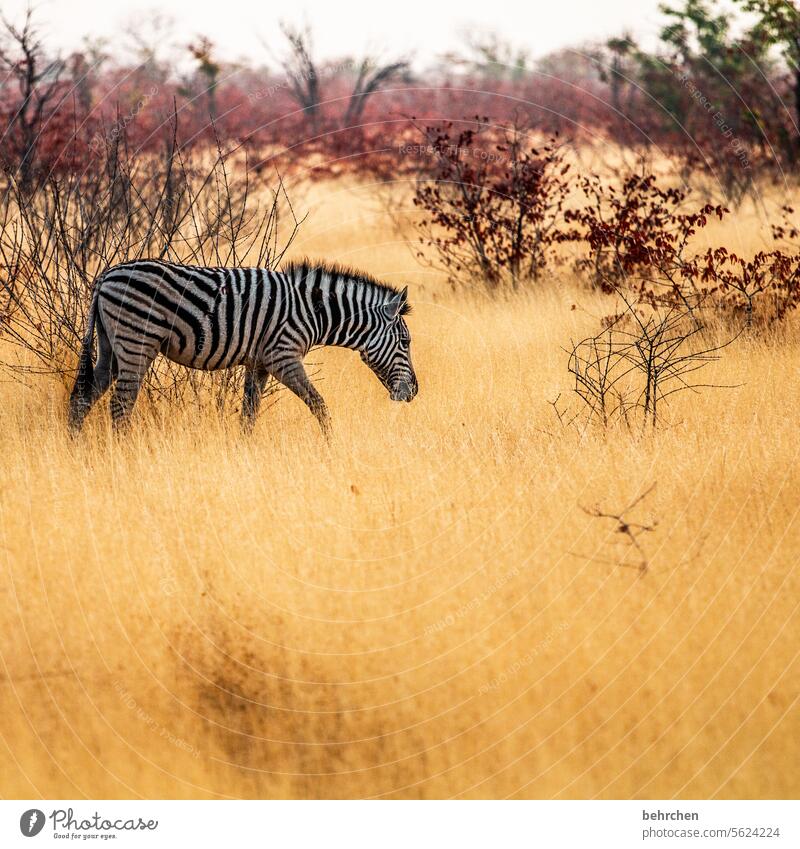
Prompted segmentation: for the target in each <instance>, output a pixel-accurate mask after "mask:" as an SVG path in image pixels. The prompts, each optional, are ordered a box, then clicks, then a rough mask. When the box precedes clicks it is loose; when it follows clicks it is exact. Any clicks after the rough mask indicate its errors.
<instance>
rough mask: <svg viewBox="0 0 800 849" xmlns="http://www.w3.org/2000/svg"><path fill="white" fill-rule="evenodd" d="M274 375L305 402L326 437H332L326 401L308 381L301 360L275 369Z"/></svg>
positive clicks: (273, 370)
mask: <svg viewBox="0 0 800 849" xmlns="http://www.w3.org/2000/svg"><path fill="white" fill-rule="evenodd" d="M272 374H273V375H274V376H275V378H276V379H277V380H279V381H280V382H281V383H282V384H283V385H284V386H285V387H286V388H287V389H289V390H291V391H292V392H294V394H295V395H297V397H298V398H300V400H302V401H303V402H305V404H306V406H307V407H308V409H309V410H311V412H312V413H313V414H314V416H315V418H316V419H317V421H318V422H319V426H320V427H321V428H322V432H323V433H324V434H325V436H330V430H331V417H330V415H329V413H328V407H327V405H326V404H325V399H324V398H323V397H322V395H320V394H319V392H317V390H316V389H315V388H314V384H313V383H312V382H311V381H310V380H309V379H308V375H307V374H306V370H305V368H303V364H302V363H301V362H300V360H294V361H290V362H288V363H286V364H285V365H282V366H280V368H273V369H272Z"/></svg>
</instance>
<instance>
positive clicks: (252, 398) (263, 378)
mask: <svg viewBox="0 0 800 849" xmlns="http://www.w3.org/2000/svg"><path fill="white" fill-rule="evenodd" d="M268 377H269V372H268V371H267V370H266V369H265V368H264V367H263V366H256V367H255V368H247V369H246V370H245V374H244V397H243V398H242V427H243V428H244V429H245V431H246V432H247V433H249V432H250V431H251V430H252V429H253V425H254V424H255V421H256V416H257V415H258V408H259V407H260V406H261V398H262V397H263V395H264V386H265V385H266V383H267V378H268Z"/></svg>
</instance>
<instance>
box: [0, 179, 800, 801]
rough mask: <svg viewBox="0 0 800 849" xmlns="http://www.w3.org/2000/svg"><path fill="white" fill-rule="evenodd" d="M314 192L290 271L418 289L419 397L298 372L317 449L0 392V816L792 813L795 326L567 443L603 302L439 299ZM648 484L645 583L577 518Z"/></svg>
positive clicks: (618, 546)
mask: <svg viewBox="0 0 800 849" xmlns="http://www.w3.org/2000/svg"><path fill="white" fill-rule="evenodd" d="M307 200H308V202H309V204H310V207H311V209H312V215H311V217H310V219H309V221H308V223H307V225H306V228H305V233H304V237H303V240H302V243H300V244H298V245H297V252H308V253H310V254H313V255H321V256H325V257H328V258H332V259H337V260H340V261H342V262H349V263H351V264H354V265H357V266H361V267H364V268H367V269H369V270H370V271H373V272H374V273H376V274H379V275H382V276H384V277H387V278H388V279H390V280H393V281H394V282H400V281H401V280H405V281H410V282H411V284H412V293H413V300H414V302H415V313H414V315H413V316H412V317H411V319H410V320H409V324H410V326H411V329H412V334H413V336H414V345H415V348H414V353H415V364H416V367H417V371H418V375H419V379H420V386H421V389H420V394H419V397H418V398H417V400H416V401H415V402H414V403H413V404H410V405H406V404H404V405H392V404H391V403H390V402H389V401H388V399H387V398H386V397H385V393H384V392H383V390H381V389H380V387H379V386H378V385H377V382H376V381H375V380H374V378H373V377H372V376H371V375H370V374H369V373H368V372H366V370H365V369H364V368H363V367H362V366H361V364H360V363H359V362H358V358H357V357H355V356H354V355H352V354H349V352H324V353H321V354H319V355H318V356H315V357H314V358H313V359H314V360H316V361H319V362H320V363H321V378H322V379H321V380H320V383H319V385H320V388H321V389H322V391H323V394H324V395H325V396H326V398H327V399H328V402H329V405H330V408H331V413H332V416H333V422H334V425H335V434H334V436H333V439H332V441H331V443H330V445H326V444H325V443H324V441H323V440H322V439H321V438H320V435H319V433H318V430H317V428H316V425H315V422H314V421H313V419H312V417H311V416H310V415H309V414H308V412H307V411H306V410H305V409H304V408H303V407H302V406H301V404H300V403H299V402H298V401H296V400H295V399H294V398H292V397H289V396H287V395H286V394H285V393H284V394H281V395H280V396H279V397H278V399H277V401H276V402H275V403H274V404H272V406H270V407H268V408H267V409H265V410H264V411H263V412H262V415H261V418H260V420H259V423H258V425H257V427H256V430H255V433H254V434H253V436H252V437H251V438H245V437H244V436H243V435H241V434H240V432H239V429H238V425H237V421H236V418H235V415H234V412H233V411H231V414H230V416H229V417H226V418H225V419H224V420H220V419H219V418H217V417H216V416H215V415H214V414H212V413H206V414H202V415H201V414H198V413H196V412H192V411H188V410H187V411H179V412H169V413H166V412H165V411H163V410H156V411H155V412H154V411H149V410H148V409H147V407H146V405H143V406H142V407H141V409H139V410H138V411H137V416H136V423H135V426H134V429H133V432H132V433H131V434H130V436H128V437H124V438H122V439H116V440H115V439H113V438H112V437H111V436H110V435H109V433H108V431H107V425H106V418H107V413H106V410H105V409H103V410H102V411H100V412H98V413H96V414H93V416H92V419H91V424H90V426H89V427H88V428H87V431H86V433H85V434H84V435H83V437H82V438H81V439H80V440H78V441H77V442H74V443H73V442H71V441H70V440H69V439H68V437H67V435H66V433H65V428H64V409H63V408H64V406H65V399H66V395H65V391H64V389H63V388H62V387H59V386H55V385H53V384H52V383H48V382H45V381H42V382H40V383H38V384H36V385H35V386H34V387H32V388H30V389H27V390H25V389H21V388H20V387H19V386H18V385H15V384H12V383H7V384H2V386H0V482H1V483H2V488H1V489H0V562H2V565H3V581H2V604H1V605H0V616H2V622H1V623H0V627H1V628H2V669H0V672H1V673H2V681H0V716H2V723H1V725H0V728H1V729H2V739H3V746H2V753H1V754H0V770H1V771H2V776H3V779H2V792H3V795H4V796H6V797H8V796H15V797H36V796H45V797H81V796H84V795H85V796H89V797H136V796H145V797H161V796H166V797H206V796H208V797H216V796H237V797H238V796H245V797H362V796H389V797H450V796H461V797H487V796H490V797H505V796H516V797H521V796H525V797H545V798H546V797H559V798H566V797H602V798H606V797H641V798H645V797H651V798H653V797H654V798H661V797H673V796H676V797H683V798H698V797H714V796H721V797H772V796H776V797H790V796H796V795H797V794H798V792H800V775H798V771H797V763H798V757H799V756H800V720H799V718H798V712H797V698H798V673H800V661H799V660H798V634H799V631H800V614H799V613H798V599H800V580H799V578H800V576H798V568H797V561H798V551H800V522H799V521H798V504H799V501H798V493H799V492H800V466H799V465H798V453H800V452H799V451H798V433H797V415H798V397H800V368H798V366H800V344H799V343H798V328H797V326H796V325H793V326H792V327H790V328H788V329H787V331H786V332H785V333H784V334H783V335H782V337H781V338H774V339H770V340H761V341H758V340H755V341H747V340H744V339H742V340H739V341H738V342H737V343H736V344H735V346H734V347H733V348H731V349H729V350H728V351H727V352H726V354H725V356H724V358H723V359H722V361H721V362H719V363H717V364H715V365H714V366H713V367H712V368H713V374H709V375H708V376H709V377H710V378H713V379H714V380H716V381H718V382H722V383H742V384H743V385H742V386H741V388H738V389H735V390H718V391H709V392H705V393H703V394H701V395H698V396H689V395H685V396H683V397H682V398H681V399H680V400H679V401H677V402H676V403H675V404H674V405H673V406H672V407H671V409H670V412H669V415H670V421H671V426H669V427H665V428H664V429H662V430H661V431H660V432H658V433H656V434H655V435H652V434H648V435H645V436H636V435H629V434H624V433H613V434H611V435H609V436H607V437H603V436H602V435H600V434H592V433H590V434H588V435H587V436H586V437H584V438H583V439H579V438H578V436H577V435H576V434H574V433H573V432H572V431H569V430H561V429H560V428H559V426H558V424H557V422H556V420H555V417H554V415H553V411H552V409H551V407H550V406H549V405H548V403H547V402H548V401H549V400H552V399H553V398H554V397H555V395H556V394H557V393H558V392H559V391H565V390H568V387H569V381H568V379H567V375H566V373H565V356H564V354H563V352H562V350H561V346H562V345H565V344H567V342H568V341H569V338H570V336H573V337H577V336H578V335H579V334H581V333H582V332H583V331H586V330H589V329H592V328H593V327H594V325H595V319H594V318H593V317H592V315H591V313H592V312H595V313H596V314H599V313H600V312H602V309H603V308H602V306H601V305H600V304H598V303H596V302H592V300H591V299H590V298H588V297H587V296H586V295H585V294H580V293H578V292H576V290H575V289H574V287H571V286H570V284H569V283H564V284H563V286H562V285H558V284H557V283H554V285H553V287H552V288H551V290H550V291H548V292H547V293H544V294H542V295H541V296H539V297H520V298H517V299H514V300H511V301H508V302H494V303H492V302H486V301H483V300H482V299H480V298H479V297H473V298H465V297H456V296H454V295H451V294H448V293H447V291H446V289H445V288H444V286H443V285H442V282H441V280H440V279H438V278H437V277H436V275H433V274H430V273H426V272H425V271H423V270H420V268H419V267H418V266H417V265H416V263H415V262H414V260H413V258H412V256H411V254H410V253H409V251H408V249H407V247H406V245H405V244H404V243H403V241H402V239H401V238H399V237H398V236H397V235H396V234H394V233H393V232H392V230H391V228H390V227H389V224H388V221H387V218H386V216H385V214H384V213H382V212H380V207H379V206H378V205H376V204H375V203H374V200H373V196H372V195H371V194H370V192H369V191H368V190H367V189H363V190H359V189H356V188H354V187H353V186H348V185H339V184H337V185H335V186H321V187H315V188H314V189H313V190H310V192H309V194H308V198H307ZM748 215H749V213H748V214H743V215H742V216H741V217H739V219H738V220H737V225H736V227H737V228H739V229H738V230H737V232H736V233H733V232H731V231H728V235H729V236H730V237H731V241H733V242H736V246H737V247H739V248H740V249H741V248H742V244H741V242H742V235H741V234H745V237H744V238H745V240H751V242H753V243H755V241H757V239H758V238H760V235H759V231H757V230H756V225H755V219H753V218H752V217H750V218H748V217H747V216H748ZM576 299H577V300H578V301H579V303H580V304H581V306H582V307H583V308H584V309H578V310H574V311H573V310H571V309H570V307H571V305H572V303H573V302H575V301H576ZM653 483H655V484H656V487H655V490H654V491H653V493H652V495H651V496H650V497H649V498H648V499H647V500H646V501H645V502H644V503H643V504H642V506H641V507H640V508H639V510H638V513H637V516H638V518H640V519H646V520H648V521H649V520H650V519H651V518H655V519H657V520H658V526H657V528H656V530H655V531H654V532H652V533H651V534H649V535H647V538H646V539H645V540H644V545H645V546H646V550H647V555H648V558H649V561H650V568H649V571H648V572H647V574H644V575H642V574H640V573H639V572H638V571H636V570H635V569H631V568H625V567H624V566H621V565H619V563H620V561H622V560H624V558H625V557H626V556H627V553H626V551H625V547H624V545H623V544H622V541H623V540H622V536H621V535H620V534H618V533H615V532H614V530H615V529H614V525H613V523H611V522H607V521H603V520H599V519H596V518H592V517H590V516H588V515H587V514H586V513H585V512H584V511H583V510H582V509H581V507H582V506H589V505H592V504H595V503H599V504H600V505H601V506H603V507H606V508H609V509H611V508H614V509H616V508H619V507H621V506H623V505H624V504H625V503H627V502H629V501H631V500H632V499H633V498H634V497H635V496H637V495H638V494H640V493H641V492H643V491H644V490H645V489H646V488H647V487H649V486H650V485H651V484H653Z"/></svg>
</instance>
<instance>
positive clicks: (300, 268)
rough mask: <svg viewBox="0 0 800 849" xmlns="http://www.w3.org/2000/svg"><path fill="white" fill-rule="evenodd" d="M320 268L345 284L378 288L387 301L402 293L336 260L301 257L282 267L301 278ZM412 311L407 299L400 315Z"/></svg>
mask: <svg viewBox="0 0 800 849" xmlns="http://www.w3.org/2000/svg"><path fill="white" fill-rule="evenodd" d="M318 270H322V272H323V273H325V274H329V275H330V276H331V277H333V276H336V277H341V278H342V280H343V282H344V283H345V284H350V285H351V286H356V287H359V288H362V287H369V288H371V289H377V290H378V291H379V292H380V293H381V294H383V295H384V296H385V298H386V300H387V301H388V300H389V299H390V298H394V297H396V296H397V295H399V294H401V290H400V289H398V288H396V287H395V286H392V285H390V284H389V283H383V282H381V281H380V280H377V279H376V278H375V277H373V276H372V275H371V274H367V273H366V272H364V271H357V270H356V269H354V268H350V267H349V266H346V265H340V264H339V263H335V262H317V261H316V260H311V259H300V260H292V261H291V262H288V263H286V265H284V266H283V267H282V268H281V271H283V272H284V273H286V274H291V275H293V276H294V275H298V276H299V279H300V280H302V279H304V278H305V277H306V276H307V275H308V274H309V273H311V272H312V271H318ZM410 312H411V304H409V303H408V301H406V302H405V303H404V304H403V306H402V308H401V310H400V315H408V314H409V313H410Z"/></svg>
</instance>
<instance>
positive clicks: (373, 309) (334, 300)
mask: <svg viewBox="0 0 800 849" xmlns="http://www.w3.org/2000/svg"><path fill="white" fill-rule="evenodd" d="M295 273H296V274H298V273H299V276H296V277H295V283H296V285H297V291H298V293H299V294H300V295H301V297H302V300H303V302H304V304H305V306H306V309H307V310H308V313H309V315H308V319H309V325H310V329H311V330H312V333H311V338H310V340H309V341H310V342H311V346H313V347H316V346H321V345H335V346H338V347H342V348H351V349H353V350H360V349H361V348H362V347H363V345H364V343H365V341H366V339H367V338H368V336H369V334H370V333H371V331H373V330H374V328H375V321H376V315H377V314H378V311H379V310H380V307H381V306H383V305H384V304H385V303H386V301H387V300H388V299H389V298H390V297H392V294H393V293H392V291H391V290H390V289H388V288H386V287H383V286H381V285H380V284H377V283H375V282H373V281H372V280H370V279H368V278H365V277H362V276H360V275H355V274H348V273H347V272H343V271H339V270H336V269H328V268H325V267H323V266H319V267H310V268H309V267H303V268H302V269H295Z"/></svg>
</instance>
